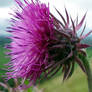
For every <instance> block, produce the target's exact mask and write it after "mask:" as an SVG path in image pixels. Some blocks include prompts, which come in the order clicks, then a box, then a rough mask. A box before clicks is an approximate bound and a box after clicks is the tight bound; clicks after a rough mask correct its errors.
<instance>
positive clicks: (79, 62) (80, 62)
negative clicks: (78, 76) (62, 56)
mask: <svg viewBox="0 0 92 92" xmlns="http://www.w3.org/2000/svg"><path fill="white" fill-rule="evenodd" d="M75 60H76V62H77V63H78V65H79V66H80V68H81V69H82V70H83V71H84V72H85V73H86V69H85V66H84V64H83V62H82V61H81V60H80V59H79V58H78V57H77V56H75Z"/></svg>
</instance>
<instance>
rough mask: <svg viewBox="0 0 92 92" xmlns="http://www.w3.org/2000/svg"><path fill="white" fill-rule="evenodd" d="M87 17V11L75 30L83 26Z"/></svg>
mask: <svg viewBox="0 0 92 92" xmlns="http://www.w3.org/2000/svg"><path fill="white" fill-rule="evenodd" d="M85 17H86V13H85V15H84V16H83V18H82V19H81V21H80V23H79V24H78V25H77V26H76V28H75V30H79V29H80V28H81V26H82V24H83V22H84V20H85Z"/></svg>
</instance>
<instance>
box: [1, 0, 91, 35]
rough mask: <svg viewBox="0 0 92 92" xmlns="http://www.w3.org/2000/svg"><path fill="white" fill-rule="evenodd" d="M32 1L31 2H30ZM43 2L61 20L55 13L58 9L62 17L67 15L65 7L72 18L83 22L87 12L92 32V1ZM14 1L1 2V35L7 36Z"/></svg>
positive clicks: (59, 0)
mask: <svg viewBox="0 0 92 92" xmlns="http://www.w3.org/2000/svg"><path fill="white" fill-rule="evenodd" d="M29 1H30V0H29ZM40 1H41V2H45V3H46V4H48V2H49V6H50V11H51V12H52V13H53V14H54V15H55V16H56V17H57V18H58V19H60V16H59V15H58V14H57V12H56V11H55V8H57V9H58V10H59V11H60V12H61V13H62V15H65V12H64V7H66V9H67V10H68V13H69V14H70V16H72V18H73V19H75V18H76V16H77V15H78V16H79V20H81V18H82V16H83V15H84V14H85V13H86V12H87V16H86V20H85V22H86V24H87V28H86V30H87V31H88V30H89V31H90V30H91V29H92V0H40ZM14 5H15V3H14V0H0V34H2V35H6V34H7V32H6V31H5V30H6V27H7V26H9V19H10V18H11V16H10V15H9V13H10V12H12V8H14ZM54 7H55V8H54Z"/></svg>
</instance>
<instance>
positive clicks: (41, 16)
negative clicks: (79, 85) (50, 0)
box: [7, 0, 92, 88]
mask: <svg viewBox="0 0 92 92" xmlns="http://www.w3.org/2000/svg"><path fill="white" fill-rule="evenodd" d="M15 1H16V2H17V3H18V5H19V6H20V8H21V10H19V9H18V10H16V11H15V14H14V15H13V16H14V17H15V18H12V19H11V22H12V25H11V27H8V29H9V32H11V34H12V37H10V38H11V39H12V42H11V43H10V45H8V46H7V48H8V49H10V52H9V53H8V54H9V55H10V56H11V62H10V63H9V64H8V65H9V66H10V67H9V71H10V72H8V73H7V75H8V79H9V78H23V79H24V80H25V79H29V81H30V83H29V85H28V86H22V87H23V88H25V87H30V86H31V85H32V84H34V83H35V82H36V80H37V79H39V78H40V76H41V75H44V76H43V77H45V78H50V77H52V76H53V75H55V74H56V73H57V72H58V71H59V70H60V69H62V71H63V72H64V79H67V78H69V77H70V76H71V75H72V73H73V70H74V64H75V61H76V62H77V63H78V64H79V66H80V67H81V68H82V70H83V71H84V72H85V73H86V69H85V66H84V62H83V61H82V60H81V59H80V58H79V54H82V55H83V56H86V53H85V52H84V51H83V48H87V47H89V45H87V44H82V43H81V40H82V39H84V38H85V37H87V36H88V35H89V34H90V33H91V32H92V31H90V32H89V33H88V34H86V35H84V36H83V35H82V34H83V32H84V29H85V26H84V29H83V31H82V33H81V35H80V36H77V31H78V30H79V29H80V28H81V26H82V24H83V22H84V19H85V16H86V14H85V15H84V16H83V18H82V20H81V21H80V22H79V23H78V18H77V19H76V20H75V21H73V20H72V18H71V17H69V14H68V12H67V10H66V9H65V13H66V20H65V18H64V17H63V16H62V14H61V13H60V12H59V11H58V10H57V9H56V11H57V12H58V14H59V15H60V16H61V18H62V20H63V22H60V21H59V20H58V19H57V18H56V17H55V16H54V15H53V14H51V13H50V11H49V7H47V6H46V5H45V4H42V3H40V2H39V1H36V2H33V0H32V3H29V2H28V1H27V0H24V1H25V4H23V3H22V2H21V1H20V0H15Z"/></svg>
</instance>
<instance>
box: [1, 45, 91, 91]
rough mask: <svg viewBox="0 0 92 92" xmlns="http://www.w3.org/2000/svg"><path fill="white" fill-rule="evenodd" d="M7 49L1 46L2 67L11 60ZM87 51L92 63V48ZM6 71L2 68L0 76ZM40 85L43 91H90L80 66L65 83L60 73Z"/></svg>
mask: <svg viewBox="0 0 92 92" xmlns="http://www.w3.org/2000/svg"><path fill="white" fill-rule="evenodd" d="M6 51H7V50H6V49H4V48H3V47H2V46H1V47H0V69H1V68H4V64H5V63H7V62H8V61H9V58H6V57H5V52H6ZM87 53H88V59H89V61H90V64H91V60H92V48H89V49H87ZM91 65H92V64H91ZM4 73H5V72H4V71H2V70H0V77H1V75H3V74H4ZM38 87H39V89H41V88H43V92H88V86H87V80H86V76H85V74H84V73H83V72H82V71H81V69H80V68H79V67H77V68H76V69H75V72H74V73H73V75H72V77H71V78H70V79H69V80H66V81H65V82H64V83H63V82H62V75H60V74H58V75H57V76H56V77H54V78H52V79H50V80H47V81H45V82H42V83H41V84H39V85H38ZM3 92H6V91H3ZM27 92H31V91H27Z"/></svg>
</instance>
